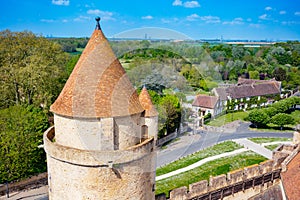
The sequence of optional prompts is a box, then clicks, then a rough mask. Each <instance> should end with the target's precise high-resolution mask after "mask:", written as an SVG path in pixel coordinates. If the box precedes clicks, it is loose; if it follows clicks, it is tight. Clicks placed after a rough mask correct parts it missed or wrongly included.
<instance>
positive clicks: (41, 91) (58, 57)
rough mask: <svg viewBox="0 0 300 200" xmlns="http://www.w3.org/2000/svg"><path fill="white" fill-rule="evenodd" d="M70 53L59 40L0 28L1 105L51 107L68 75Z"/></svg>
mask: <svg viewBox="0 0 300 200" xmlns="http://www.w3.org/2000/svg"><path fill="white" fill-rule="evenodd" d="M67 58H68V56H67V54H66V53H64V52H63V51H62V49H61V46H60V45H58V44H57V43H54V42H51V41H49V40H47V39H46V38H43V37H39V36H36V35H34V34H33V33H31V32H10V31H8V30H6V31H2V32H0V77H1V78H0V81H1V84H0V93H1V94H2V95H1V97H0V98H1V101H0V102H1V105H0V107H8V106H9V105H14V104H28V105H30V104H34V105H36V106H42V107H46V108H47V107H48V106H49V105H50V104H51V103H52V102H53V101H54V99H55V98H56V96H57V95H58V94H59V92H60V91H61V88H62V86H63V83H64V81H65V79H66V73H65V68H64V65H65V63H66V60H67Z"/></svg>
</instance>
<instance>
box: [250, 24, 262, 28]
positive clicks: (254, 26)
mask: <svg viewBox="0 0 300 200" xmlns="http://www.w3.org/2000/svg"><path fill="white" fill-rule="evenodd" d="M249 26H250V27H253V28H260V24H250V25H249Z"/></svg>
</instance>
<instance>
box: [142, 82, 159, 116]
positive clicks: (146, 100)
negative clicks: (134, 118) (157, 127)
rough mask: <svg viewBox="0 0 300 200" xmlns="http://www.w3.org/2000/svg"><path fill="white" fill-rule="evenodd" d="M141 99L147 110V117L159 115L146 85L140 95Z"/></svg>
mask: <svg viewBox="0 0 300 200" xmlns="http://www.w3.org/2000/svg"><path fill="white" fill-rule="evenodd" d="M139 100H140V103H141V104H142V106H143V108H144V110H145V117H155V116H158V112H157V110H156V109H155V107H154V105H153V103H152V101H151V97H150V95H149V93H148V91H147V89H146V87H143V89H142V91H141V93H140V95H139Z"/></svg>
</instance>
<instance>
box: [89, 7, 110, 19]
mask: <svg viewBox="0 0 300 200" xmlns="http://www.w3.org/2000/svg"><path fill="white" fill-rule="evenodd" d="M87 14H89V15H99V16H100V17H101V19H103V20H115V19H114V18H113V13H112V12H109V11H102V10H99V9H94V10H92V9H90V10H88V11H87Z"/></svg>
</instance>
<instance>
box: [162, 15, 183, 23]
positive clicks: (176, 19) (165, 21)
mask: <svg viewBox="0 0 300 200" xmlns="http://www.w3.org/2000/svg"><path fill="white" fill-rule="evenodd" d="M178 21H179V19H178V18H177V17H174V18H169V19H165V18H163V19H161V23H163V24H170V23H176V22H178Z"/></svg>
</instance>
